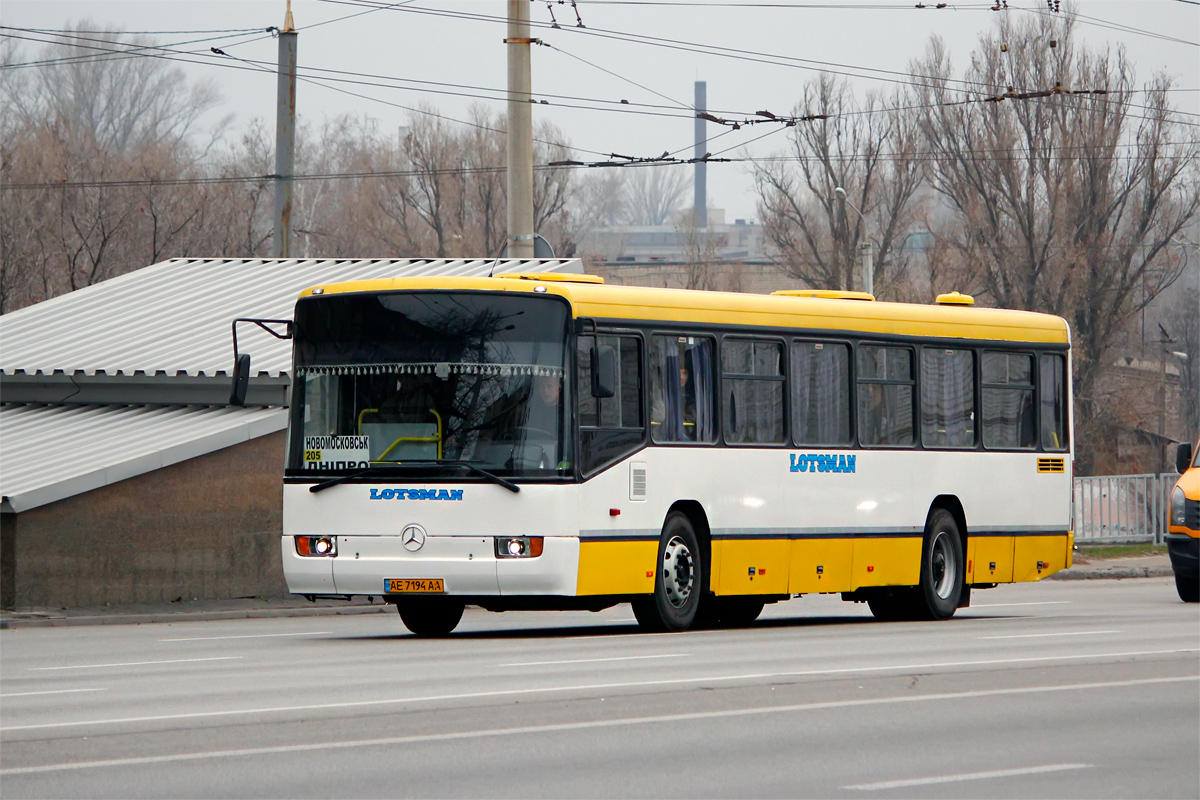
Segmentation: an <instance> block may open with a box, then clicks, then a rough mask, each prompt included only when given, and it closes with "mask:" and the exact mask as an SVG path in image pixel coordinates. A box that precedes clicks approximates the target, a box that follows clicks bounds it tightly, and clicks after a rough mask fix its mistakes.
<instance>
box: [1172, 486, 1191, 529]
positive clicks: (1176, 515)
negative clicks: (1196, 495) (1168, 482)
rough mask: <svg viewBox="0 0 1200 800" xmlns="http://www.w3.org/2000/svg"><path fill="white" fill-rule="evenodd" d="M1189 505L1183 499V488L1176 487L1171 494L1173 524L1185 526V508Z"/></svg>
mask: <svg viewBox="0 0 1200 800" xmlns="http://www.w3.org/2000/svg"><path fill="white" fill-rule="evenodd" d="M1186 505H1187V502H1186V500H1185V499H1184V497H1183V487H1180V486H1176V487H1175V491H1173V492H1171V524H1172V525H1179V526H1180V527H1182V526H1183V525H1184V524H1185V516H1186V515H1185V514H1184V507H1185V506H1186Z"/></svg>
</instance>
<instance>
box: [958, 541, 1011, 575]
mask: <svg viewBox="0 0 1200 800" xmlns="http://www.w3.org/2000/svg"><path fill="white" fill-rule="evenodd" d="M969 542H970V544H969V545H968V547H967V550H968V552H969V554H970V555H969V556H968V557H967V567H968V569H969V570H970V572H969V573H968V575H969V577H970V580H971V583H1011V582H1012V579H1013V537H1011V536H978V537H969Z"/></svg>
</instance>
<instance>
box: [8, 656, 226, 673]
mask: <svg viewBox="0 0 1200 800" xmlns="http://www.w3.org/2000/svg"><path fill="white" fill-rule="evenodd" d="M241 657H242V656H213V657H211V658H173V659H171V660H169V661H126V662H124V663H121V664H71V665H69V666H66V667H29V668H28V669H29V671H30V672H48V671H50V670H58V669H104V668H105V667H145V666H148V665H151V664H190V663H192V662H195V661H234V660H236V659H239V658H241Z"/></svg>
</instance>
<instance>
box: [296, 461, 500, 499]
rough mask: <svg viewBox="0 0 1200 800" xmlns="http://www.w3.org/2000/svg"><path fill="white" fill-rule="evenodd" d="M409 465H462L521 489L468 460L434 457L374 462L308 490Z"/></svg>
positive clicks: (492, 479)
mask: <svg viewBox="0 0 1200 800" xmlns="http://www.w3.org/2000/svg"><path fill="white" fill-rule="evenodd" d="M410 465H412V466H421V467H428V466H439V467H440V466H446V467H462V468H464V469H466V470H467V471H468V472H470V473H472V474H473V475H478V476H480V477H481V478H486V479H488V480H489V481H491V482H492V483H495V484H497V485H499V486H503V487H504V488H505V489H508V490H509V491H510V492H512V493H513V494H516V493H518V492H520V491H521V487H520V486H517V485H516V484H515V483H513V482H512V481H508V480H505V479H504V478H501V477H500V476H499V475H495V474H493V473H491V472H488V471H487V470H485V469H480V468H479V467H477V466H475V465H474V464H473V463H471V462H470V461H456V460H436V459H428V460H409V461H397V462H395V463H391V464H374V465H372V466H370V467H367V468H366V469H360V470H359V471H358V472H352V473H350V474H349V475H339V476H338V477H336V478H330V479H329V480H327V481H321V482H320V483H315V484H313V485H312V486H310V487H308V490H309V491H310V492H312V493H313V494H316V493H317V492H323V491H325V490H326V489H330V488H332V487H334V486H337V485H338V484H340V483H345V482H346V481H348V480H350V479H351V478H358V477H361V476H363V475H370V474H371V473H372V472H378V471H383V472H387V471H390V470H393V469H397V468H401V467H406V466H410Z"/></svg>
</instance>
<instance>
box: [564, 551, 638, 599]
mask: <svg viewBox="0 0 1200 800" xmlns="http://www.w3.org/2000/svg"><path fill="white" fill-rule="evenodd" d="M657 560H658V542H657V541H646V542H580V543H579V577H578V580H577V583H576V585H575V593H576V594H578V595H585V594H650V593H651V592H653V591H654V562H655V561H657Z"/></svg>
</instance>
